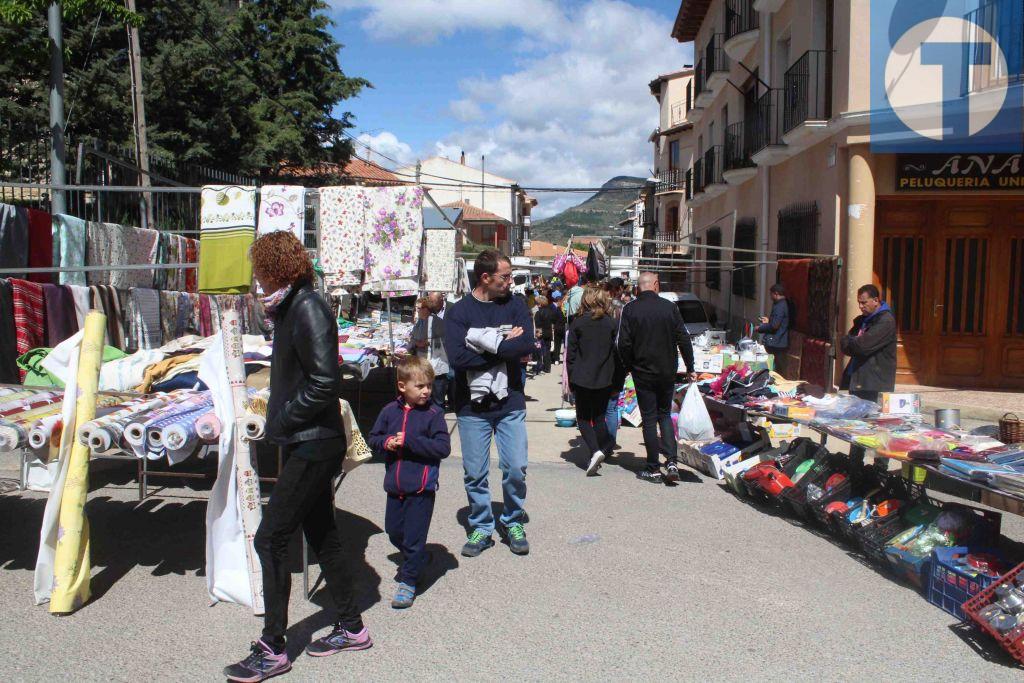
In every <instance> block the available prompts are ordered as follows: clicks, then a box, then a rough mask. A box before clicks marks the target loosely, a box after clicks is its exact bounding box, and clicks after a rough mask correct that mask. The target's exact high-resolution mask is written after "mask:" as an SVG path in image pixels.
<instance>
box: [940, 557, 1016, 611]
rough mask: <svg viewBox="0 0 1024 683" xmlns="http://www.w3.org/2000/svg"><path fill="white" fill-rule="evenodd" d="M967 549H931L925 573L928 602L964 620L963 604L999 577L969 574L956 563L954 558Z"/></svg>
mask: <svg viewBox="0 0 1024 683" xmlns="http://www.w3.org/2000/svg"><path fill="white" fill-rule="evenodd" d="M967 553H968V549H967V548H965V547H963V546H960V547H955V548H936V549H935V550H933V551H932V563H931V571H930V572H929V577H928V596H927V597H928V602H930V603H932V604H933V605H935V606H936V607H938V608H940V609H942V610H943V611H945V612H948V613H949V614H952V615H953V616H954V617H956V618H957V619H959V620H960V621H966V620H967V615H966V614H964V610H963V604H964V603H965V602H967V601H968V600H970V599H971V598H973V597H974V596H975V595H977V594H978V593H980V592H981V591H982V590H984V589H985V588H988V587H989V586H991V585H992V584H993V583H995V582H996V581H998V580H999V579H998V577H994V576H985V575H984V574H974V575H972V574H968V573H967V572H965V571H964V570H962V569H960V568H958V567H957V565H956V564H955V563H954V562H953V560H954V558H956V557H958V556H961V555H966V554H967Z"/></svg>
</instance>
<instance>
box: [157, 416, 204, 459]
mask: <svg viewBox="0 0 1024 683" xmlns="http://www.w3.org/2000/svg"><path fill="white" fill-rule="evenodd" d="M200 416H201V415H199V416H197V414H196V413H189V414H188V415H186V416H184V417H186V418H187V419H183V420H178V421H176V422H174V423H173V424H170V425H167V426H166V427H164V429H163V433H162V434H161V441H162V443H163V446H164V448H166V449H167V450H169V451H180V450H182V449H184V448H185V447H186V446H187V444H188V443H189V442H192V441H196V440H198V438H199V434H198V433H197V432H196V419H198V417H200Z"/></svg>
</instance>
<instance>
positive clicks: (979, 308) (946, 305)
mask: <svg viewBox="0 0 1024 683" xmlns="http://www.w3.org/2000/svg"><path fill="white" fill-rule="evenodd" d="M935 209H936V213H937V214H938V215H937V216H936V219H937V220H936V226H937V227H938V230H936V234H935V238H934V239H932V240H930V241H931V242H932V249H933V263H934V264H935V266H936V268H935V269H934V275H933V280H932V296H931V298H930V302H929V304H930V310H926V317H927V318H930V321H929V322H930V327H931V330H932V339H934V340H935V341H936V342H937V343H936V344H934V346H935V352H934V353H933V354H932V364H933V365H932V373H931V374H932V376H933V378H934V380H933V383H935V384H938V385H940V386H971V385H976V386H991V385H992V382H993V380H994V379H995V377H994V374H995V373H994V367H995V363H994V362H993V361H994V359H993V358H992V355H991V354H992V353H994V352H995V350H996V349H995V348H994V343H995V342H997V341H998V335H995V334H993V329H992V328H993V323H994V321H993V319H992V315H991V314H992V312H993V310H992V309H993V308H994V306H993V305H992V304H991V302H990V295H991V293H992V291H993V290H994V289H995V288H996V286H997V280H998V278H997V277H996V272H995V269H994V268H993V267H992V259H993V256H994V254H995V251H994V250H993V247H994V246H995V245H994V244H993V242H994V237H995V235H994V229H995V222H996V214H997V211H996V210H994V208H993V207H992V206H987V207H986V206H982V205H972V206H961V205H959V204H958V203H957V202H939V203H937V204H936V206H935ZM1004 291H1005V290H1004ZM929 314H930V315H929Z"/></svg>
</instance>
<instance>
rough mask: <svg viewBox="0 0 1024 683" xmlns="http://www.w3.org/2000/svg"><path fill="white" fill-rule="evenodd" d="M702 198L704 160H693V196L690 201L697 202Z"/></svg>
mask: <svg viewBox="0 0 1024 683" xmlns="http://www.w3.org/2000/svg"><path fill="white" fill-rule="evenodd" d="M703 196H704V159H703V158H700V159H695V160H694V162H693V194H692V195H691V197H690V199H692V200H693V201H699V200H701V199H703Z"/></svg>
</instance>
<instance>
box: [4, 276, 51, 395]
mask: <svg viewBox="0 0 1024 683" xmlns="http://www.w3.org/2000/svg"><path fill="white" fill-rule="evenodd" d="M8 282H9V283H10V285H11V292H12V295H13V296H12V298H13V303H14V305H13V308H14V326H15V338H16V339H17V342H18V343H17V352H18V355H19V356H20V355H22V354H24V353H27V352H28V351H30V350H31V349H34V348H36V347H39V346H42V345H43V344H44V342H45V341H46V338H45V337H46V335H45V329H46V328H45V325H46V323H45V321H44V319H43V286H42V285H40V284H39V283H36V282H29V281H28V280H18V279H16V278H11V279H10V280H8ZM19 373H20V376H21V379H22V380H24V379H25V374H26V373H25V371H24V370H20V371H19Z"/></svg>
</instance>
